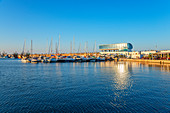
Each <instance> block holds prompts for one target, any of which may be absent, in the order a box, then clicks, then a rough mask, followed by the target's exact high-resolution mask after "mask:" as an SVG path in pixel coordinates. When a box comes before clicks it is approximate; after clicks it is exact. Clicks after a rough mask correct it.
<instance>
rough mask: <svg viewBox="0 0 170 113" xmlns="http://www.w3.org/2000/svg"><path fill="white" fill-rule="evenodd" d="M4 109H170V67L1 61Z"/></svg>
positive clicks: (0, 105)
mask: <svg viewBox="0 0 170 113" xmlns="http://www.w3.org/2000/svg"><path fill="white" fill-rule="evenodd" d="M0 112H170V66H168V65H167V66H159V65H152V64H150V65H148V64H140V63H130V62H129V63H128V62H118V63H115V62H101V63H99V62H97V63H93V62H91V63H51V64H42V63H39V64H29V63H28V64H24V63H21V62H20V61H19V60H0Z"/></svg>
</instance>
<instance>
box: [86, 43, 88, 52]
mask: <svg viewBox="0 0 170 113" xmlns="http://www.w3.org/2000/svg"><path fill="white" fill-rule="evenodd" d="M86 51H87V53H88V41H87V50H86Z"/></svg>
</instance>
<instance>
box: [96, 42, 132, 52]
mask: <svg viewBox="0 0 170 113" xmlns="http://www.w3.org/2000/svg"><path fill="white" fill-rule="evenodd" d="M132 49H133V46H132V44H131V43H119V44H102V45H99V50H101V51H102V52H131V51H132Z"/></svg>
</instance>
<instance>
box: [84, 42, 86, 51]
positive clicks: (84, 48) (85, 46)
mask: <svg viewBox="0 0 170 113" xmlns="http://www.w3.org/2000/svg"><path fill="white" fill-rule="evenodd" d="M84 52H85V53H86V42H85V47H84Z"/></svg>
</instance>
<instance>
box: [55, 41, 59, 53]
mask: <svg viewBox="0 0 170 113" xmlns="http://www.w3.org/2000/svg"><path fill="white" fill-rule="evenodd" d="M55 49H56V54H57V53H58V47H57V42H56V45H55Z"/></svg>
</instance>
